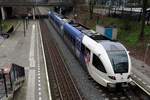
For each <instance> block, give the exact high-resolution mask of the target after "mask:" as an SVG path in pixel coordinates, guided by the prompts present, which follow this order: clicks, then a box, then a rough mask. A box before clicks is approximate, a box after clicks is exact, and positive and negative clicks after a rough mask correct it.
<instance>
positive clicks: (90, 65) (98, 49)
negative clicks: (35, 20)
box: [49, 12, 131, 87]
mask: <svg viewBox="0 0 150 100" xmlns="http://www.w3.org/2000/svg"><path fill="white" fill-rule="evenodd" d="M49 19H50V21H51V23H52V24H53V26H54V27H55V28H56V29H57V31H59V34H60V35H61V36H62V38H63V39H64V41H65V42H66V44H67V45H68V47H69V48H70V49H71V51H72V52H73V53H74V54H75V55H76V57H77V58H78V59H79V61H80V62H81V63H82V65H83V68H85V69H86V70H87V71H88V72H89V74H90V75H91V77H92V78H93V79H94V80H95V81H96V82H98V83H99V84H101V85H102V86H104V87H115V86H116V84H124V83H129V82H130V81H131V79H130V74H131V59H130V56H129V53H128V51H127V50H126V48H125V47H124V46H123V45H122V44H121V43H119V42H116V41H112V40H109V39H107V38H105V37H104V36H101V35H100V34H98V33H96V32H94V31H91V30H90V29H88V28H86V27H84V26H83V25H81V24H78V23H73V22H70V23H69V22H67V21H65V19H63V18H62V16H59V15H58V14H56V13H51V12H49Z"/></svg>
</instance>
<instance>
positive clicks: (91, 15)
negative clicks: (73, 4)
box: [89, 0, 96, 19]
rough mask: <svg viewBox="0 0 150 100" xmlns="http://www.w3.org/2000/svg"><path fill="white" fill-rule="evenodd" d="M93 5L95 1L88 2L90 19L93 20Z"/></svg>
mask: <svg viewBox="0 0 150 100" xmlns="http://www.w3.org/2000/svg"><path fill="white" fill-rule="evenodd" d="M95 4H96V0H89V11H90V19H93V9H94V6H95Z"/></svg>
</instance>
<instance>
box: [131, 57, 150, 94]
mask: <svg viewBox="0 0 150 100" xmlns="http://www.w3.org/2000/svg"><path fill="white" fill-rule="evenodd" d="M131 62H132V73H133V75H132V79H133V82H134V83H135V84H136V85H138V86H139V87H140V88H141V89H143V90H144V91H145V92H146V93H147V94H148V95H150V66H148V65H146V64H144V63H143V61H140V60H137V59H135V58H133V57H131ZM143 65H144V67H143Z"/></svg>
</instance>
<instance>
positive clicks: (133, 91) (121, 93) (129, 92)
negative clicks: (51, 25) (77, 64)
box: [40, 21, 150, 100]
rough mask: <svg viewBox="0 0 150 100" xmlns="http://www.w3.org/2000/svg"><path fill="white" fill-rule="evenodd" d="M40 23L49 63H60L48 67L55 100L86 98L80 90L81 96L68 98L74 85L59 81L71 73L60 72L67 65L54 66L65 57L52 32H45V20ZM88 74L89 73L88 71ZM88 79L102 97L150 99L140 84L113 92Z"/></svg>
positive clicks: (112, 98) (122, 99)
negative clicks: (60, 51) (51, 34)
mask: <svg viewBox="0 0 150 100" xmlns="http://www.w3.org/2000/svg"><path fill="white" fill-rule="evenodd" d="M40 23H41V27H42V28H43V32H42V33H45V34H44V35H43V39H44V45H46V47H45V48H48V49H47V50H45V54H48V55H51V56H49V57H48V55H46V58H48V59H51V60H50V61H47V63H49V64H48V65H50V63H52V62H58V63H54V64H53V65H52V66H51V67H50V68H48V71H49V72H51V73H52V74H51V75H49V77H50V82H51V81H53V83H51V87H52V88H53V87H54V88H53V89H52V93H55V94H54V95H53V97H54V100H55V99H56V100H57V99H60V100H83V99H85V98H83V97H82V96H81V95H80V93H79V92H77V95H78V94H79V95H80V96H79V97H73V98H74V99H72V98H69V97H68V98H67V96H71V95H74V94H76V93H74V92H73V93H68V92H69V91H70V90H69V89H71V88H73V87H72V86H69V84H70V83H69V82H65V83H63V84H66V85H64V86H61V84H60V83H59V81H66V79H68V76H69V77H70V76H71V75H67V74H65V73H64V74H60V73H62V72H63V71H64V70H67V69H66V68H65V67H64V68H65V69H64V68H62V67H57V68H56V69H55V68H54V66H61V65H62V62H63V59H61V60H62V61H60V58H61V56H60V57H59V56H58V55H57V54H59V55H60V53H59V50H58V49H57V46H56V45H57V44H56V43H55V42H54V41H53V38H51V36H50V34H47V33H49V32H48V30H47V31H46V32H45V30H46V29H45V28H46V27H47V26H46V25H44V24H45V23H44V22H41V21H40ZM44 37H45V38H44ZM47 37H48V38H47ZM50 45H51V46H50ZM54 45H55V46H54ZM54 48H56V49H57V50H55V49H54ZM50 53H52V54H50ZM55 53H56V54H55ZM52 56H54V57H55V58H54V59H53V58H51V57H52ZM52 59H53V60H52ZM52 69H53V70H52ZM60 69H61V70H60ZM57 71H58V72H57ZM55 72H57V73H55ZM54 73H55V74H54ZM57 75H58V76H61V77H57V78H54V77H56V76H57ZM65 75H66V76H65ZM87 75H88V73H87ZM51 76H53V77H51ZM63 77H65V78H64V79H63ZM51 78H52V79H51ZM56 79H58V80H59V81H57V82H54V81H56ZM88 79H89V80H90V81H91V83H92V84H93V85H94V87H95V88H96V89H97V91H99V92H100V94H101V95H100V97H101V96H103V97H104V98H106V100H150V98H149V96H148V95H147V94H146V93H144V92H143V91H142V90H141V89H140V88H139V87H138V86H132V85H129V87H128V88H117V89H116V90H115V91H113V92H112V91H109V90H108V89H107V88H104V87H102V86H101V85H99V84H98V83H96V82H95V81H94V80H93V79H92V78H91V76H88ZM71 80H72V79H71ZM67 86H69V89H66V87H67ZM74 86H75V84H74ZM61 89H62V90H61ZM68 90H69V91H68ZM73 90H74V89H73ZM75 90H77V91H78V89H77V87H76V88H75ZM61 91H62V92H64V91H68V92H67V93H64V94H60V93H59V92H61ZM61 97H62V98H63V97H65V98H64V99H62V98H61ZM86 99H87V97H86Z"/></svg>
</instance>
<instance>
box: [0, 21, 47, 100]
mask: <svg viewBox="0 0 150 100" xmlns="http://www.w3.org/2000/svg"><path fill="white" fill-rule="evenodd" d="M22 22H23V21H21V20H20V26H19V27H18V29H17V30H16V32H15V33H13V34H11V35H10V38H8V39H5V40H4V41H3V42H1V44H0V52H1V53H0V67H1V66H3V65H5V64H7V63H16V64H18V65H21V66H24V67H25V69H26V81H25V83H24V84H23V86H22V87H21V88H20V89H19V90H18V91H17V92H15V93H14V98H13V99H14V100H49V96H48V85H47V79H46V78H47V76H46V72H45V68H46V67H45V62H44V56H43V51H42V45H41V37H40V27H39V24H38V21H30V22H29V25H28V29H27V30H26V34H25V36H24V30H23V23H22Z"/></svg>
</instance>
